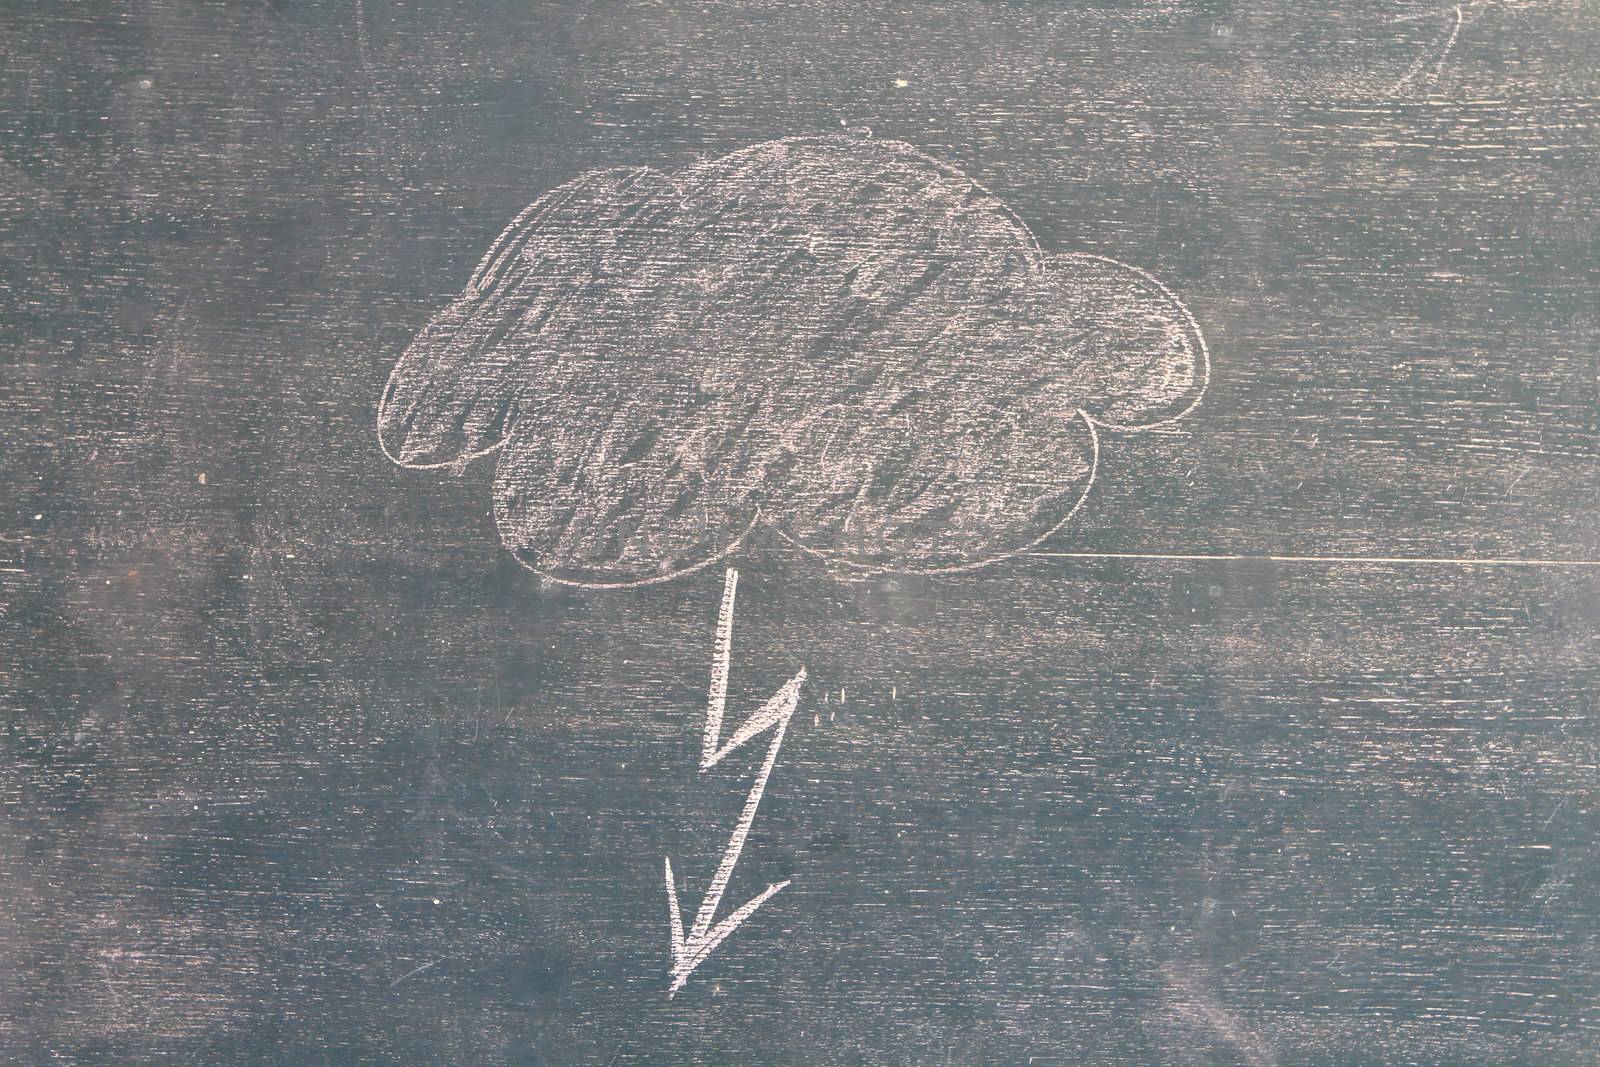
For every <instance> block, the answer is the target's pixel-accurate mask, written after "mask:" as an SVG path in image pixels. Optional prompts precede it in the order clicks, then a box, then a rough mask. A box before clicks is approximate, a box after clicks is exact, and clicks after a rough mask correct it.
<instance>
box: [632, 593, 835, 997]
mask: <svg viewBox="0 0 1600 1067" xmlns="http://www.w3.org/2000/svg"><path fill="white" fill-rule="evenodd" d="M738 588H739V572H738V571H737V570H735V569H734V568H732V567H729V568H728V573H727V578H726V579H725V580H724V582H723V587H722V603H721V605H720V607H719V608H718V611H717V637H716V645H715V646H714V652H713V657H712V662H711V685H710V692H709V699H708V701H707V706H706V728H705V733H704V735H703V737H702V741H701V750H700V770H701V772H702V773H703V772H705V771H708V770H710V769H711V768H713V767H715V766H716V765H717V764H718V763H719V762H721V761H722V759H723V757H725V756H727V755H728V754H729V753H731V752H734V751H735V750H737V749H738V748H740V747H741V746H743V745H744V744H746V743H747V742H749V741H751V740H753V739H754V738H755V737H756V736H757V735H758V734H761V733H763V732H765V731H766V730H772V731H773V733H772V742H771V744H769V745H768V746H767V755H766V758H765V759H764V760H763V761H762V764H761V769H760V771H758V772H757V773H756V777H755V781H754V782H753V783H751V786H750V792H749V793H748V794H747V795H746V797H745V802H744V808H743V809H742V810H741V811H740V812H739V821H738V822H737V823H736V824H735V826H734V829H733V834H732V835H731V836H730V837H729V838H728V844H727V847H726V848H724V849H723V852H722V859H721V861H720V862H719V863H718V864H717V870H716V873H715V874H714V875H712V878H711V885H710V886H709V887H708V888H707V889H706V894H705V896H704V897H702V898H701V901H700V908H699V910H698V911H697V912H696V913H695V918H694V924H693V925H692V926H691V927H690V928H689V932H688V934H687V935H685V934H684V930H683V912H682V910H681V908H680V907H679V904H678V887H677V883H676V881H675V880H674V878H673V875H672V857H670V856H668V857H666V858H665V865H664V866H665V872H666V883H667V914H668V919H669V920H670V922H671V927H672V928H671V936H672V967H671V969H670V971H669V973H670V975H671V977H672V985H671V988H670V989H669V990H668V995H669V996H671V995H675V994H676V993H677V992H678V990H680V989H682V988H683V984H684V983H685V982H687V981H688V980H689V975H691V974H693V973H694V970H695V968H696V967H699V966H700V964H701V963H703V962H705V960H706V958H707V957H708V956H710V955H711V953H712V951H713V950H715V949H716V947H717V946H718V945H720V944H721V943H722V942H723V941H724V940H726V939H727V937H728V935H730V934H732V933H733V932H734V931H735V930H737V929H738V928H739V925H740V924H741V923H743V922H744V921H745V920H746V919H748V918H749V917H750V916H752V915H754V914H755V913H756V909H758V908H760V907H761V905H763V904H765V903H766V902H767V901H768V900H769V899H771V898H772V897H773V896H774V895H776V894H777V893H779V892H780V891H782V890H783V889H785V888H787V887H788V886H789V884H790V883H789V880H788V879H785V880H784V881H782V882H774V883H773V884H771V885H769V886H767V888H766V889H764V890H762V891H761V893H759V894H758V895H756V896H755V897H753V898H751V899H750V900H748V901H746V902H745V903H744V904H743V905H741V906H740V907H738V908H737V909H735V910H734V912H733V913H732V914H731V915H729V916H728V917H727V918H725V919H723V920H722V921H721V922H716V917H717V909H718V908H719V907H721V905H722V896H723V894H724V893H725V892H726V891H727V888H728V882H729V880H730V879H731V878H732V877H733V869H734V867H735V866H737V865H738V862H739V855H740V853H742V852H743V851H744V843H745V841H746V839H748V838H749V836H750V828H751V826H753V825H754V824H755V820H756V812H757V810H759V809H760V807H761V798H762V796H763V795H764V794H765V792H766V788H767V779H768V778H770V777H771V776H772V768H773V766H774V765H775V764H776V763H777V762H778V750H779V749H780V748H782V747H783V738H784V735H785V734H786V733H787V732H788V729H789V720H790V719H792V718H793V717H794V712H795V708H796V707H798V706H799V703H800V687H801V686H802V685H804V684H805V680H806V670H805V668H804V667H801V668H800V670H799V671H798V672H797V673H796V674H795V676H794V677H793V678H791V679H789V681H787V682H786V683H784V685H783V686H782V688H780V689H779V690H778V691H777V692H776V693H774V694H773V695H772V696H771V697H770V698H769V699H768V700H767V702H766V703H765V704H763V705H762V706H761V708H760V709H759V710H757V711H756V713H755V714H753V715H752V716H750V718H749V719H748V720H747V721H746V722H745V724H744V725H743V726H741V727H740V728H739V729H738V730H736V731H735V732H734V734H733V736H732V737H731V738H729V739H728V743H727V744H726V745H724V744H722V737H721V734H722V719H723V714H724V712H725V711H726V708H727V701H728V669H729V668H728V664H729V660H730V658H731V656H732V652H733V607H734V598H735V596H736V595H737V593H738Z"/></svg>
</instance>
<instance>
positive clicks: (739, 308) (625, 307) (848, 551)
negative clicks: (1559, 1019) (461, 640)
mask: <svg viewBox="0 0 1600 1067" xmlns="http://www.w3.org/2000/svg"><path fill="white" fill-rule="evenodd" d="M1208 373H1209V367H1208V357H1207V352H1206V344H1205V340H1204V338H1203V337H1202V336H1201V333H1200V329H1199V327H1198V326H1197V325H1196V323H1195V321H1194V318H1193V317H1192V316H1191V315H1190V314H1189V312H1188V310H1187V309H1186V308H1185V307H1184V306H1183V304H1182V303H1181V302H1180V301H1179V300H1178V299H1177V297H1176V296H1174V295H1173V294H1172V292H1171V291H1169V290H1168V289H1167V288H1166V287H1165V286H1163V285H1162V284H1161V283H1160V282H1158V281H1157V280H1156V279H1155V278H1153V277H1151V276H1150V275H1149V274H1146V273H1145V272H1144V271H1141V270H1138V269H1136V268H1133V267H1129V266H1126V265H1124V264H1121V263H1118V262H1116V261H1114V260H1111V259H1107V258H1104V257H1100V256H1093V255H1085V254H1047V253H1045V252H1044V251H1042V250H1041V249H1040V247H1039V244H1038V242H1037V241H1036V240H1035V239H1034V237H1033V235H1032V234H1031V233H1030V232H1029V230H1028V228H1027V227H1026V226H1025V225H1024V224H1023V223H1022V221H1021V220H1020V219H1019V218H1017V216H1016V215H1015V214H1014V213H1013V212H1012V211H1011V210H1010V209H1009V208H1008V207H1006V205H1005V204H1004V203H1002V202H1001V201H1000V200H999V199H997V198H996V197H995V196H993V195H992V194H991V193H989V192H988V191H987V190H985V189H984V188H982V187H981V186H979V185H977V184H975V183H974V182H972V181H971V180H970V179H968V178H966V177H965V176H963V175H962V174H960V173H959V172H957V171H955V170H954V169H952V168H950V167H948V166H946V165H944V164H942V163H939V162H938V161H936V160H934V159H932V158H930V157H928V156H926V155H923V154H922V153H920V152H918V151H917V150H915V149H914V148H912V147H910V146H909V145H905V144H901V143H898V142H894V141H884V140H876V139H873V138H871V137H863V136H857V135H841V136H830V137H809V138H791V139H786V140H782V141H773V142H769V143H765V144H759V145H755V146H753V147H750V148H746V149H744V150H741V151H739V152H735V153H733V154H731V155H728V156H725V157H723V158H721V159H715V160H710V161H707V162H702V163H698V164H695V165H693V166H690V167H687V168H685V169H683V170H681V171H678V172H676V173H673V174H663V173H660V172H658V171H655V170H651V169H649V168H630V169H621V170H606V171H596V172H592V173H589V174H585V175H583V176H581V177H579V178H577V179H575V180H574V181H572V182H569V183H568V184H566V185H563V186H561V187H559V188H557V189H555V190H553V191H551V192H549V193H547V194H546V195H544V196H543V197H541V198H539V199H538V200H537V201H535V202H534V203H533V204H532V205H531V206H530V207H529V208H528V209H527V210H526V211H524V212H523V213H522V214H521V215H520V216H518V217H517V218H516V219H515V220H514V221H513V222H512V223H511V225H510V226H508V227H507V228H506V230H505V231H504V232H503V233H502V234H501V235H500V237H499V239H498V240H496V242H495V244H494V246H493V247H492V248H491V249H490V250H489V252H488V254H487V255H485V256H484V257H483V260H482V261H481V262H480V263H479V265H478V268H477V270H476V272H475V273H474V274H473V276H472V279H471V281H470V282H469V283H468V285H467V288H466V290H465V291H464V292H463V293H461V295H460V296H458V297H457V298H456V299H455V300H454V301H453V302H452V303H451V304H450V305H449V306H448V307H446V308H444V309H443V310H442V311H440V312H439V313H438V314H437V315H436V316H435V317H434V318H433V320H432V321H431V322H429V323H428V325H427V326H426V327H425V328H424V329H423V330H422V332H421V333H420V334H418V336H417V337H416V339H415V340H414V341H413V342H412V343H411V345H410V347H409V348H407V350H406V351H405V353H404V354H403V355H402V356H401V357H400V360H399V361H398V363H397V364H396V366H395V368H394V371H393V373H392V374H391V376H390V378H389V383H388V386H387V388H386V389H385V391H384V394H383V399H382V402H381V404H380V406H379V416H378V430H379V436H380V441H381V444H382V447H383V449H384V451H385V452H386V454H388V455H389V457H390V458H392V459H393V460H394V461H395V462H396V463H399V464H401V465H403V466H407V467H445V466H453V465H457V464H461V463H464V462H466V461H468V460H471V459H473V458H476V457H480V456H490V455H493V456H494V457H495V460H496V463H497V468H496V474H495V479H494V489H493V496H494V515H495V521H496V524H497V527H498V529H499V533H500V537H501V540H502V541H503V542H504V544H505V546H506V548H507V549H509V550H510V551H511V552H513V553H515V554H516V556H517V558H518V559H519V560H521V561H522V562H523V563H524V564H526V565H527V566H528V567H530V568H532V569H534V570H536V571H538V572H539V573H541V574H544V575H547V576H548V577H550V578H553V579H556V580H558V581H563V582H569V583H573V584H579V585H588V586H626V585H638V584H644V583H647V582H654V581H662V580H665V579H668V578H671V577H675V576H677V575H680V574H685V573H688V572H690V571H693V570H696V569H698V568H700V567H703V566H706V565H707V564H710V563H712V562H715V561H716V560H719V559H722V558H724V557H726V556H728V555H729V554H731V553H733V552H734V551H736V550H737V549H738V547H739V545H740V544H741V542H742V541H743V540H744V538H745V537H746V535H747V534H748V533H749V532H750V531H751V530H752V529H753V528H754V527H755V526H756V525H758V524H765V525H767V526H770V527H771V528H772V529H774V530H775V531H777V533H779V534H780V535H781V536H783V537H784V538H786V539H788V540H789V541H791V542H793V543H794V544H796V545H799V546H801V547H802V548H804V549H806V550H807V551H809V552H811V553H814V554H815V555H817V556H819V557H821V558H822V559H824V560H826V561H828V563H829V565H830V568H831V569H833V570H834V571H835V572H836V573H838V574H839V575H841V576H848V575H861V574H870V573H878V572H884V571H895V572H912V573H936V572H941V571H948V570H957V569H964V568H967V567H973V566H978V565H981V564H984V563H988V562H992V561H994V560H996V559H1000V558H1003V557H1005V556H1008V555H1012V554H1015V553H1017V552H1019V551H1022V550H1025V549H1027V548H1029V547H1031V546H1033V545H1035V544H1038V543H1039V542H1040V541H1042V540H1043V539H1044V538H1046V537H1048V536H1049V535H1050V534H1051V533H1052V532H1054V531H1055V530H1056V529H1058V528H1059V527H1061V526H1062V525H1063V524H1064V523H1065V522H1066V521H1067V520H1068V519H1069V518H1070V517H1071V516H1072V514H1073V513H1074V512H1075V510H1076V509H1077V508H1078V507H1079V506H1080V505H1081V503H1082V502H1083V499H1084V497H1085V494H1086V493H1087V492H1088V489H1089V486H1090V484H1091V483H1092V481H1093V479H1094V475H1095V471H1096V466H1097V461H1098V457H1099V450H1100V448H1101V440H1100V437H1101V435H1100V432H1099V431H1100V430H1102V429H1104V430H1114V431H1135V430H1141V429H1146V428H1149V427H1152V426H1159V425H1163V424H1166V423H1170V422H1172V421H1174V420H1176V419H1179V418H1182V417H1183V416H1184V415H1186V414H1188V412H1189V411H1190V410H1192V409H1193V408H1194V406H1195V405H1196V404H1197V403H1198V402H1199V399H1200V396H1201V394H1202V393H1203V392H1204V390H1205V387H1206V382H1207V376H1208Z"/></svg>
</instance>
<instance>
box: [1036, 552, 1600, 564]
mask: <svg viewBox="0 0 1600 1067" xmlns="http://www.w3.org/2000/svg"><path fill="white" fill-rule="evenodd" d="M1028 555H1030V556H1033V557H1036V558H1039V559H1126V560H1174V561H1182V560H1194V561H1202V562H1246V561H1248V562H1252V563H1311V564H1332V565H1337V564H1344V563H1349V564H1362V563H1370V564H1375V565H1385V566H1389V565H1393V566H1406V565H1416V566H1448V567H1600V559H1541V558H1537V557H1534V558H1519V557H1515V556H1498V557H1497V556H1291V555H1270V554H1268V555H1263V554H1251V553H1239V552H1030V553H1028Z"/></svg>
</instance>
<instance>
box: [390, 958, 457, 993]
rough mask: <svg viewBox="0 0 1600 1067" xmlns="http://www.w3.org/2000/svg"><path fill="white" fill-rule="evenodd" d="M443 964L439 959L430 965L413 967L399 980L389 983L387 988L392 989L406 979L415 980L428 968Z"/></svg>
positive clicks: (441, 959)
mask: <svg viewBox="0 0 1600 1067" xmlns="http://www.w3.org/2000/svg"><path fill="white" fill-rule="evenodd" d="M443 962H444V960H443V958H440V959H437V960H434V961H433V962H432V963H424V964H423V965H422V966H421V967H413V968H412V969H411V970H409V971H407V972H406V973H405V974H402V975H401V976H400V977H399V978H396V979H395V980H394V981H392V982H390V983H389V988H390V989H393V988H394V987H395V986H397V985H399V984H400V983H401V982H404V981H405V980H406V979H407V978H415V977H416V976H417V975H419V974H421V973H422V972H423V971H426V970H427V969H428V968H430V967H433V966H436V965H438V964H440V963H443Z"/></svg>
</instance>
